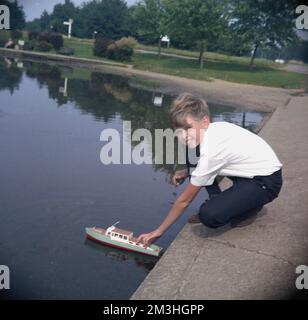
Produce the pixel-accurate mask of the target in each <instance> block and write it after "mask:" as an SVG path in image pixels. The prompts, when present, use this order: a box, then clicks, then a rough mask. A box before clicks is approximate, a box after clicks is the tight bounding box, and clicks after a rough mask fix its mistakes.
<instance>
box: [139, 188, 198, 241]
mask: <svg viewBox="0 0 308 320" xmlns="http://www.w3.org/2000/svg"><path fill="white" fill-rule="evenodd" d="M201 188H202V187H197V186H194V185H192V184H191V183H189V184H188V186H187V187H186V189H185V190H184V191H183V192H182V194H181V195H180V196H179V197H178V199H177V200H176V201H175V203H174V205H173V206H172V208H171V210H170V211H169V213H168V215H167V216H166V218H165V219H164V221H163V222H162V224H161V225H160V226H159V227H158V228H157V229H155V230H153V231H152V232H150V233H144V234H141V235H140V236H139V237H138V242H143V243H144V244H146V245H150V244H151V243H152V242H154V241H155V240H156V239H157V238H159V237H161V236H162V235H163V234H164V233H165V232H166V231H167V229H168V228H169V227H170V226H171V225H172V224H173V223H174V222H175V221H176V220H177V219H178V217H179V216H180V215H181V214H182V213H183V211H184V210H185V209H186V208H187V207H188V206H189V204H190V203H191V202H192V201H193V199H194V198H195V196H196V195H197V194H198V192H199V191H200V189H201Z"/></svg>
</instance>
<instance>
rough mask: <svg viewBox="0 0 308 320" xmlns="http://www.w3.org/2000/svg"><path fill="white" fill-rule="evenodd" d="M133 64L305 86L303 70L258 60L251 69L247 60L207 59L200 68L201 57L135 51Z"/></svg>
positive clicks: (201, 75) (193, 75)
mask: <svg viewBox="0 0 308 320" xmlns="http://www.w3.org/2000/svg"><path fill="white" fill-rule="evenodd" d="M133 65H134V67H135V68H137V69H142V70H148V71H154V72H159V73H166V74H171V75H176V76H180V77H185V78H190V79H197V80H210V78H216V79H222V80H226V81H231V82H238V83H249V84H255V85H261V86H270V87H279V88H290V89H298V88H303V86H304V79H305V75H304V74H299V73H295V72H287V71H283V70H279V69H277V68H272V67H269V66H264V65H262V64H261V65H260V64H257V65H256V66H255V68H254V69H253V70H252V71H250V70H249V69H248V65H247V64H246V63H243V62H242V61H241V62H227V61H215V60H205V62H204V68H203V69H200V68H199V65H198V61H194V60H184V59H180V58H174V57H166V56H161V58H160V59H158V57H157V56H156V55H150V54H140V53H136V54H135V55H134V58H133Z"/></svg>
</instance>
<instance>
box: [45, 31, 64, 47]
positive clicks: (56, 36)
mask: <svg viewBox="0 0 308 320" xmlns="http://www.w3.org/2000/svg"><path fill="white" fill-rule="evenodd" d="M48 42H49V43H51V44H52V45H53V47H54V48H55V50H59V49H60V48H62V47H63V37H62V35H61V34H60V33H55V32H52V33H50V34H49V39H48Z"/></svg>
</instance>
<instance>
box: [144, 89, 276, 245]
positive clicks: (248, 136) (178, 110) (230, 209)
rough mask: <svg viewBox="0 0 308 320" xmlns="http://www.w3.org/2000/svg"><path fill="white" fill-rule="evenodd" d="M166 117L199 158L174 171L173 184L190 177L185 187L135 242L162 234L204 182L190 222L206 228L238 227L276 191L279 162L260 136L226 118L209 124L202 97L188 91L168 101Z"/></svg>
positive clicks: (147, 241) (151, 240) (155, 237)
mask: <svg viewBox="0 0 308 320" xmlns="http://www.w3.org/2000/svg"><path fill="white" fill-rule="evenodd" d="M170 116H171V121H172V124H173V126H174V128H177V129H180V131H181V133H182V135H181V138H182V140H183V141H184V143H185V144H186V145H187V146H188V147H189V148H196V149H197V152H198V151H199V153H200V158H199V160H198V163H197V166H196V168H195V169H194V170H193V172H192V173H191V175H190V174H189V169H190V167H191V166H192V165H191V164H190V162H189V161H188V159H187V169H186V170H181V171H177V172H176V173H175V175H174V177H173V178H172V182H173V184H174V185H175V186H176V185H178V181H179V179H185V178H187V177H190V182H189V184H188V186H187V187H186V189H185V190H184V191H183V193H182V194H181V195H180V196H179V198H178V199H177V200H176V202H175V203H174V205H173V206H172V208H171V210H170V212H169V213H168V215H167V216H166V218H165V219H164V221H163V222H162V224H161V225H160V226H159V227H158V228H157V229H155V230H153V231H152V232H150V233H146V234H141V235H140V236H139V237H138V241H139V242H143V243H144V244H146V245H149V244H151V243H152V242H154V241H155V240H156V239H157V238H159V237H160V236H162V235H163V234H164V233H165V232H166V230H167V229H168V228H169V227H170V226H171V225H172V224H173V223H174V222H175V221H176V219H177V218H178V217H179V216H180V215H181V214H182V213H183V211H184V210H185V209H186V208H187V207H188V206H189V204H190V203H191V202H192V200H193V199H194V198H195V196H196V195H197V194H198V192H199V191H200V189H201V188H202V187H206V189H207V191H208V193H209V200H208V201H206V202H204V203H203V204H202V205H201V207H200V209H199V213H198V215H197V216H195V217H193V218H191V222H198V221H200V222H202V223H203V224H204V225H206V226H208V227H210V228H217V227H221V226H223V225H226V224H227V223H229V222H231V225H232V224H233V226H239V225H240V224H241V223H242V222H243V221H245V220H247V219H248V220H249V219H251V217H253V216H255V215H256V214H257V213H258V212H259V211H260V210H261V209H262V207H263V205H264V204H266V203H268V202H271V201H272V200H273V199H274V198H276V197H277V196H278V194H279V192H280V189H281V186H282V176H281V167H282V164H281V163H280V161H279V160H278V158H277V156H276V154H275V153H274V151H273V150H272V148H271V147H270V146H269V145H268V144H267V143H266V142H265V141H264V140H263V139H262V138H261V137H259V136H257V135H256V134H254V133H252V132H250V131H248V130H246V129H244V128H241V127H239V126H237V125H234V124H231V123H228V122H215V123H210V120H209V119H210V114H209V110H208V106H207V103H206V102H205V100H203V99H200V98H196V97H194V96H193V95H191V94H188V93H183V94H181V95H180V96H179V97H178V98H176V99H175V100H174V102H173V104H172V107H171V110H170ZM217 175H220V176H227V177H229V178H230V179H231V180H232V182H233V185H232V187H231V188H229V189H227V190H225V191H223V192H222V191H221V190H220V188H219V186H218V182H217ZM194 220H195V221H194ZM246 224H247V223H246Z"/></svg>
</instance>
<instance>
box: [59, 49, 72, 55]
mask: <svg viewBox="0 0 308 320" xmlns="http://www.w3.org/2000/svg"><path fill="white" fill-rule="evenodd" d="M58 53H60V54H64V55H66V56H71V55H73V54H74V53H75V49H74V48H62V49H60V50H59V51H58Z"/></svg>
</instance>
